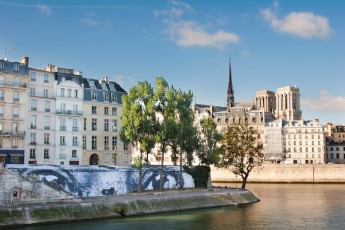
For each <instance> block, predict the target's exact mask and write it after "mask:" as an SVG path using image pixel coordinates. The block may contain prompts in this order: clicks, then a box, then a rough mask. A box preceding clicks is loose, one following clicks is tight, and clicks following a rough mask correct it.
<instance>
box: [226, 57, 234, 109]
mask: <svg viewBox="0 0 345 230" xmlns="http://www.w3.org/2000/svg"><path fill="white" fill-rule="evenodd" d="M234 106H235V97H234V88H233V85H232V76H231V60H229V84H228V96H227V98H226V107H227V108H228V109H229V108H231V107H234Z"/></svg>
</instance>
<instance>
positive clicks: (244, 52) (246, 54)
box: [241, 49, 250, 57]
mask: <svg viewBox="0 0 345 230" xmlns="http://www.w3.org/2000/svg"><path fill="white" fill-rule="evenodd" d="M249 55H250V51H249V50H247V49H244V50H242V51H241V56H242V57H247V56H249Z"/></svg>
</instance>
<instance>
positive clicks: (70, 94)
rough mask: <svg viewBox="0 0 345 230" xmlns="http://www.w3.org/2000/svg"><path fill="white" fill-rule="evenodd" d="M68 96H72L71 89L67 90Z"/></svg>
mask: <svg viewBox="0 0 345 230" xmlns="http://www.w3.org/2000/svg"><path fill="white" fill-rule="evenodd" d="M67 97H72V90H71V89H68V90H67Z"/></svg>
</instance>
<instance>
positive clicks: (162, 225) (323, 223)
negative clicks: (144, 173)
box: [21, 184, 345, 230]
mask: <svg viewBox="0 0 345 230" xmlns="http://www.w3.org/2000/svg"><path fill="white" fill-rule="evenodd" d="M216 185H217V184H216ZM218 185H223V186H225V185H227V186H228V187H235V186H236V185H235V184H218ZM238 186H239V184H238ZM247 188H248V189H250V190H251V191H252V192H254V193H255V194H256V195H257V196H258V197H259V198H260V199H261V201H260V202H258V203H255V204H250V205H242V206H233V207H227V208H215V209H207V210H197V211H186V212H180V213H170V214H160V215H150V216H142V217H127V218H121V219H103V220H94V221H85V222H77V223H65V224H51V225H42V226H33V227H25V228H21V229H26V230H29V229H30V230H31V229H32V230H33V229H34V230H43V229H49V230H55V229H66V230H67V229H73V230H79V229H83V230H84V229H102V230H107V229H131V230H135V229H140V230H144V229H162V230H167V229H189V230H191V229H197V230H200V229H217V230H218V229H313V230H315V229H345V184H248V185H247Z"/></svg>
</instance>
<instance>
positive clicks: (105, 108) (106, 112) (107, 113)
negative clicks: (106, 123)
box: [104, 107, 109, 115]
mask: <svg viewBox="0 0 345 230" xmlns="http://www.w3.org/2000/svg"><path fill="white" fill-rule="evenodd" d="M104 115H109V107H104Z"/></svg>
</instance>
